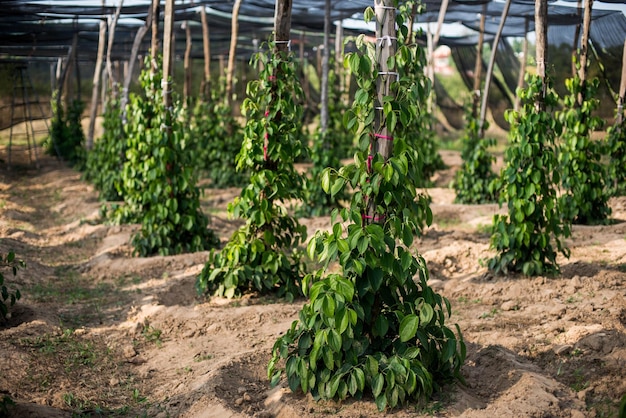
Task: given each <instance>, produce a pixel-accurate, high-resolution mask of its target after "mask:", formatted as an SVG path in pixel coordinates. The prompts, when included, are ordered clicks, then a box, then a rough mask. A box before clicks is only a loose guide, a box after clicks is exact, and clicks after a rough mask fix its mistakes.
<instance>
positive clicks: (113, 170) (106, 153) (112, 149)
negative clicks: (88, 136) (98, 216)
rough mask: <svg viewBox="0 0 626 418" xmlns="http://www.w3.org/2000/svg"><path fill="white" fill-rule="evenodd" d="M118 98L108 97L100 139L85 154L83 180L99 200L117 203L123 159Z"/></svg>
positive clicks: (120, 111)
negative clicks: (93, 190) (92, 187)
mask: <svg viewBox="0 0 626 418" xmlns="http://www.w3.org/2000/svg"><path fill="white" fill-rule="evenodd" d="M118 97H119V95H113V94H109V96H108V99H107V101H106V105H105V109H104V121H103V124H102V126H103V129H104V132H103V134H102V136H101V137H100V138H99V139H98V140H97V141H96V142H95V144H94V148H93V150H91V152H89V153H88V154H87V162H86V169H85V173H84V174H83V178H84V179H85V180H87V181H91V182H92V183H93V185H94V186H95V188H96V189H97V190H98V191H99V197H100V200H106V201H119V200H122V196H121V195H120V193H119V190H120V183H121V173H122V167H123V165H124V160H125V159H126V156H125V154H126V138H125V135H124V125H123V118H122V113H123V109H122V108H121V105H120V100H119V98H118Z"/></svg>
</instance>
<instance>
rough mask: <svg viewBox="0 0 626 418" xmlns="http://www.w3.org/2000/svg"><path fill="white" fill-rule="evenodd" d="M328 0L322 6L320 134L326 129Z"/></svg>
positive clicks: (328, 33)
mask: <svg viewBox="0 0 626 418" xmlns="http://www.w3.org/2000/svg"><path fill="white" fill-rule="evenodd" d="M330 25H331V21H330V0H326V4H325V7H324V50H323V51H322V85H321V93H322V97H321V104H320V105H321V109H320V129H321V132H322V134H324V133H326V131H327V130H328V72H329V71H330V68H329V61H330Z"/></svg>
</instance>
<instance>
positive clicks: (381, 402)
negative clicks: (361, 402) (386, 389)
mask: <svg viewBox="0 0 626 418" xmlns="http://www.w3.org/2000/svg"><path fill="white" fill-rule="evenodd" d="M376 407H377V408H378V410H379V411H380V412H382V411H384V410H385V408H386V407H387V395H385V394H384V393H381V394H380V395H378V396H376Z"/></svg>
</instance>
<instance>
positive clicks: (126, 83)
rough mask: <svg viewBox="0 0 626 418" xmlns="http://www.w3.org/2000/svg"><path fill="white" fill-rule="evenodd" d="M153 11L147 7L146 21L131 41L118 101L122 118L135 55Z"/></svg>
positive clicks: (150, 22)
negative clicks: (131, 44) (120, 97)
mask: <svg viewBox="0 0 626 418" xmlns="http://www.w3.org/2000/svg"><path fill="white" fill-rule="evenodd" d="M153 12H154V10H153V8H152V6H150V7H149V8H148V15H147V17H146V23H145V24H144V25H143V26H142V27H140V28H139V29H138V30H137V34H136V35H135V39H134V41H133V47H132V49H131V51H130V59H129V64H128V70H127V71H126V76H125V77H124V87H123V88H122V99H121V101H120V107H121V108H122V115H123V116H122V118H123V119H124V120H126V104H127V103H128V93H129V89H130V82H131V80H132V78H133V72H134V71H135V63H136V62H137V55H138V54H139V48H140V47H141V42H142V41H143V38H144V37H145V36H146V33H148V28H150V26H151V25H152V13H153Z"/></svg>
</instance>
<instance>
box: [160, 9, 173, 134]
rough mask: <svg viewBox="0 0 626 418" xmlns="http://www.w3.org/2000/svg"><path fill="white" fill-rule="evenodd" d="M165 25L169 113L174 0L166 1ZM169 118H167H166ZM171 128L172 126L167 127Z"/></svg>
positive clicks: (167, 107) (165, 84)
mask: <svg viewBox="0 0 626 418" xmlns="http://www.w3.org/2000/svg"><path fill="white" fill-rule="evenodd" d="M164 15H165V16H164V26H163V81H162V84H163V105H164V106H165V112H166V114H168V112H170V108H171V107H172V86H171V83H172V50H173V49H174V48H175V46H174V43H173V42H172V41H173V39H172V35H173V33H174V0H166V1H165V13H164ZM166 120H167V118H166ZM167 128H169V129H170V130H171V126H170V127H167Z"/></svg>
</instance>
